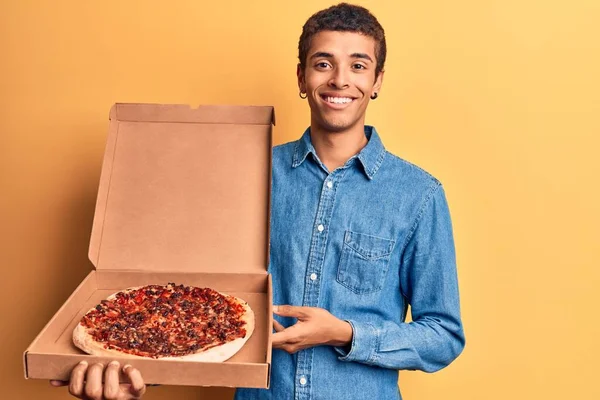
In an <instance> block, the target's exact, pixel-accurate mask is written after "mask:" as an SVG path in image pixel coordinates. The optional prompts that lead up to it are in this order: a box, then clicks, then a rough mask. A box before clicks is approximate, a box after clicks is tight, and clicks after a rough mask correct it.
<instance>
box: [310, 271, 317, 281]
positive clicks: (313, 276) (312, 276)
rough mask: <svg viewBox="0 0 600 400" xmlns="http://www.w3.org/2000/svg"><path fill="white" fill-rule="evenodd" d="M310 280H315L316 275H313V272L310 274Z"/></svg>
mask: <svg viewBox="0 0 600 400" xmlns="http://www.w3.org/2000/svg"><path fill="white" fill-rule="evenodd" d="M310 280H311V281H316V280H317V274H315V273H314V272H313V273H312V274H310Z"/></svg>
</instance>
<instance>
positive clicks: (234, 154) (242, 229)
mask: <svg viewBox="0 0 600 400" xmlns="http://www.w3.org/2000/svg"><path fill="white" fill-rule="evenodd" d="M272 124H274V109H273V107H257V106H200V107H199V108H195V109H192V108H190V107H189V106H187V105H156V104H116V105H114V106H113V107H112V109H111V111H110V127H109V133H108V139H107V144H106V151H105V154H104V161H103V165H102V174H101V177H100V186H99V189H98V200H97V203H96V212H95V215H94V224H93V228H92V236H91V240H90V250H89V257H90V260H91V261H92V263H93V264H94V265H95V266H96V268H97V269H109V270H144V271H177V272H262V273H264V272H265V271H266V270H267V266H268V256H269V199H270V185H271V146H272V129H271V127H272Z"/></svg>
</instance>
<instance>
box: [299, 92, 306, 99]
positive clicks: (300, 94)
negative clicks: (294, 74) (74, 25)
mask: <svg viewBox="0 0 600 400" xmlns="http://www.w3.org/2000/svg"><path fill="white" fill-rule="evenodd" d="M303 93H304V92H302V91H300V93H298V94H299V96H300V98H301V99H303V100H304V99H305V98H307V97H308V94H307V93H304V97H302V94H303Z"/></svg>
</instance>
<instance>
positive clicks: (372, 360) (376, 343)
mask: <svg viewBox="0 0 600 400" xmlns="http://www.w3.org/2000/svg"><path fill="white" fill-rule="evenodd" d="M369 327H370V328H371V331H372V333H373V342H374V343H373V346H372V347H371V354H370V355H369V360H368V363H369V364H375V361H376V358H377V351H376V349H378V348H379V331H378V330H377V328H375V327H374V326H373V325H371V324H369Z"/></svg>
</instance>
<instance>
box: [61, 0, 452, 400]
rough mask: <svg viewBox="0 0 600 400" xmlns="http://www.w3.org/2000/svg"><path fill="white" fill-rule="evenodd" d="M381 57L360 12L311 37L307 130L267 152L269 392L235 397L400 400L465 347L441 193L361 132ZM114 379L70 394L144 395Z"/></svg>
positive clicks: (76, 381)
mask: <svg viewBox="0 0 600 400" xmlns="http://www.w3.org/2000/svg"><path fill="white" fill-rule="evenodd" d="M385 56H386V44H385V36H384V31H383V29H382V27H381V25H380V24H379V23H378V22H377V20H376V19H375V17H374V16H372V15H371V14H370V13H369V11H368V10H366V9H364V8H362V7H358V6H353V5H348V4H344V3H342V4H339V5H337V6H333V7H330V8H328V9H326V10H323V11H320V12H318V13H316V14H314V15H313V16H312V17H311V18H310V19H309V20H308V21H307V22H306V24H305V25H304V27H303V31H302V35H301V37H300V44H299V60H300V63H299V65H298V70H297V75H298V86H299V89H300V97H302V98H303V99H304V98H306V99H307V100H308V103H309V106H310V109H311V124H310V128H308V129H307V130H306V132H305V133H304V135H303V136H302V138H300V139H299V140H298V141H296V142H292V143H288V144H285V145H282V146H278V147H276V148H275V149H274V150H273V187H272V210H271V218H272V220H271V257H270V266H269V271H270V272H271V274H272V278H273V296H274V299H273V300H274V303H275V304H279V306H278V307H275V314H276V318H275V322H274V329H275V331H276V332H275V333H274V334H273V347H274V351H273V356H272V371H271V386H270V389H268V390H264V389H238V390H237V392H236V396H235V398H236V399H237V400H250V399H292V398H294V399H360V400H365V399H378V400H379V399H400V398H401V396H400V392H399V390H398V370H400V369H419V370H424V371H428V372H431V371H436V370H439V369H440V368H443V367H445V366H446V365H448V364H449V363H450V362H452V360H454V359H455V358H456V357H457V356H458V355H459V354H460V352H461V351H462V349H463V347H464V334H463V329H462V323H461V319H460V311H459V298H458V284H457V277H456V266H455V255H454V244H453V238H452V228H451V223H450V216H449V212H448V207H447V203H446V199H445V195H444V191H443V188H442V187H441V184H440V183H439V182H438V181H437V180H436V179H435V178H433V177H432V176H431V175H429V174H427V173H426V172H424V171H423V170H421V169H420V168H418V167H416V166H414V165H412V164H409V163H407V162H406V161H403V160H401V159H400V158H397V157H396V156H394V155H392V154H390V153H388V152H387V151H386V150H385V148H384V146H383V144H382V142H381V139H380V138H379V135H378V134H377V132H376V130H375V128H373V127H370V126H365V124H364V122H365V112H366V109H367V106H368V104H369V101H370V100H374V99H376V98H377V97H378V94H379V91H380V89H381V85H382V81H383V75H384V72H383V67H384V62H385ZM408 305H410V306H411V314H412V319H413V322H411V323H405V322H404V320H405V317H406V312H407V307H408ZM118 368H119V366H118V365H116V364H112V365H109V366H108V367H107V369H106V372H105V382H106V383H105V385H104V386H103V385H102V384H101V377H102V373H103V372H102V371H103V366H101V365H94V366H91V367H90V371H88V372H87V383H86V384H85V385H84V384H83V377H84V374H86V370H87V369H88V368H87V366H86V365H83V366H77V367H76V368H75V369H74V371H73V373H72V379H71V383H70V385H71V393H72V394H74V395H76V396H84V395H86V393H87V396H89V397H91V396H90V393H93V392H95V393H96V395H97V394H104V396H105V397H109V396H108V395H107V391H108V392H109V395H113V394H114V393H117V392H118V393H120V396H121V397H119V398H123V399H125V398H139V397H141V395H142V394H143V390H144V386H143V381H142V378H141V375H140V374H139V371H137V370H135V369H133V368H127V371H126V372H128V374H129V375H130V376H131V379H132V385H131V386H126V385H121V386H119V385H118V382H117V381H116V380H115V376H116V371H118ZM98 398H101V397H98Z"/></svg>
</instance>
